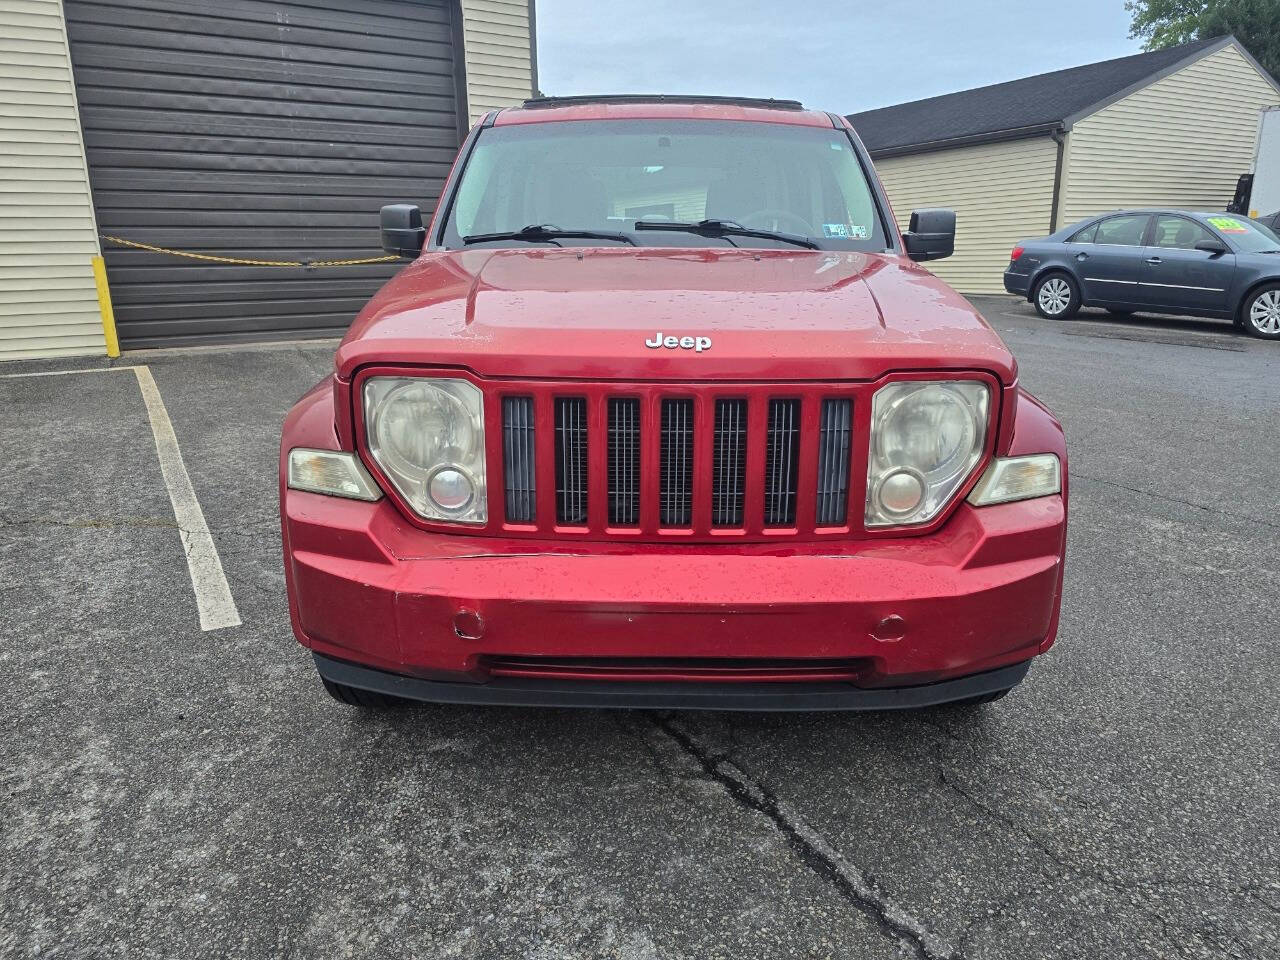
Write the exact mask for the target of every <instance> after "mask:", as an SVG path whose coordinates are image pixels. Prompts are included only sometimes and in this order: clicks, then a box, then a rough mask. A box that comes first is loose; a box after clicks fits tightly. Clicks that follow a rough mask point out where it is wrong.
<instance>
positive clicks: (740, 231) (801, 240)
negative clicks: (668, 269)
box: [636, 220, 818, 250]
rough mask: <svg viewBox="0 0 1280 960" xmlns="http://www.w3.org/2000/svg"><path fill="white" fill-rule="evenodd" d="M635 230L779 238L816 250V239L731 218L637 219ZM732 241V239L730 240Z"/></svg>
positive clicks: (726, 237) (726, 236) (784, 241)
mask: <svg viewBox="0 0 1280 960" xmlns="http://www.w3.org/2000/svg"><path fill="white" fill-rule="evenodd" d="M636 229H637V230H669V231H674V232H678V233H697V234H701V235H702V236H704V237H724V238H725V239H728V238H729V237H756V238H758V239H760V240H781V241H782V242H783V243H794V244H795V245H796V246H797V247H808V248H809V249H810V250H817V249H818V244H817V242H816V241H814V240H811V239H809V238H808V237H802V236H800V235H799V234H795V233H782V232H780V231H778V230H757V229H756V228H755V227H744V226H743V225H742V224H740V223H736V222H734V221H733V220H699V221H698V222H697V223H686V222H683V221H680V220H637V221H636ZM730 242H732V241H730Z"/></svg>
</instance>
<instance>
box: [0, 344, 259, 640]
mask: <svg viewBox="0 0 1280 960" xmlns="http://www.w3.org/2000/svg"><path fill="white" fill-rule="evenodd" d="M112 370H132V371H133V373H134V375H135V376H136V377H137V380H138V389H139V390H140V391H142V401H143V403H145V404H146V407H147V419H148V420H149V421H150V422H151V435H152V436H153V437H154V438H155V441H156V456H157V457H159V459H160V473H161V475H162V476H163V477H164V485H165V488H166V489H167V490H168V491H169V502H170V503H172V504H173V517H174V519H175V520H176V521H177V522H178V536H179V537H181V538H182V551H183V553H185V554H186V556H187V570H188V571H189V572H190V574H191V588H192V590H194V591H195V595H196V609H197V610H199V612H200V629H201V630H221V629H223V628H224V627H238V626H240V611H239V610H237V609H236V602H235V598H233V597H232V596H231V586H230V584H228V583H227V576H226V574H225V573H223V571H222V560H221V559H220V558H219V557H218V548H217V547H216V546H215V545H214V542H213V536H212V535H211V534H210V533H209V525H208V524H207V523H205V519H204V511H203V510H201V509H200V501H199V500H198V499H196V491H195V488H194V487H192V486H191V477H190V476H188V474H187V466H186V464H185V463H184V462H183V460H182V450H181V449H179V447H178V437H177V434H175V433H174V432H173V423H172V422H171V421H170V420H169V412H168V411H167V410H166V409H165V407H164V400H163V399H161V397H160V388H159V387H157V386H156V381H155V378H154V377H153V376H151V370H150V369H149V368H148V367H146V366H137V365H121V366H117V367H90V368H86V369H84V370H41V371H37V372H33V373H4V374H0V379H2V380H16V379H19V378H22V377H59V376H65V375H68V374H73V373H107V372H109V371H112Z"/></svg>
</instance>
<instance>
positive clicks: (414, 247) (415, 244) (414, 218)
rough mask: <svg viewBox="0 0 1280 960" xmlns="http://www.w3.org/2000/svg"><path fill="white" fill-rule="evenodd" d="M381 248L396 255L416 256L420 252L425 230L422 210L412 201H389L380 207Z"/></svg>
mask: <svg viewBox="0 0 1280 960" xmlns="http://www.w3.org/2000/svg"><path fill="white" fill-rule="evenodd" d="M380 219H381V224H382V249H383V250H385V251H387V253H394V254H395V255H396V256H398V257H410V258H412V257H416V256H417V255H418V254H420V253H421V252H422V244H423V242H424V241H425V240H426V239H427V230H426V228H425V227H424V226H423V225H422V211H421V210H419V209H418V208H417V207H416V206H415V205H414V204H412V203H389V204H387V205H386V206H385V207H383V208H382V213H381V218H380Z"/></svg>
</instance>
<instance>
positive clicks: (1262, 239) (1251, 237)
mask: <svg viewBox="0 0 1280 960" xmlns="http://www.w3.org/2000/svg"><path fill="white" fill-rule="evenodd" d="M1209 225H1210V226H1211V227H1213V228H1214V229H1215V230H1217V231H1218V232H1220V233H1221V234H1222V235H1223V236H1224V237H1226V238H1227V239H1228V240H1230V241H1231V245H1232V246H1233V247H1235V249H1236V251H1237V252H1239V253H1265V252H1270V251H1273V250H1276V249H1280V238H1277V237H1276V235H1275V234H1274V233H1272V232H1271V231H1270V230H1269V229H1267V228H1266V227H1264V226H1263V225H1262V224H1260V223H1259V222H1258V221H1257V220H1250V219H1249V218H1248V217H1233V216H1228V215H1226V214H1222V215H1221V216H1213V217H1209Z"/></svg>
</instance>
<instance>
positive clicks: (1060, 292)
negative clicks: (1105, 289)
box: [1035, 273, 1080, 320]
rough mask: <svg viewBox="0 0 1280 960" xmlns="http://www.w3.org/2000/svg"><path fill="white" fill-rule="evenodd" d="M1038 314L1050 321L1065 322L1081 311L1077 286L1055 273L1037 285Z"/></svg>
mask: <svg viewBox="0 0 1280 960" xmlns="http://www.w3.org/2000/svg"><path fill="white" fill-rule="evenodd" d="M1035 304H1036V312H1037V313H1039V314H1040V316H1042V317H1046V318H1048V319H1050V320H1065V319H1066V318H1067V317H1069V316H1071V315H1072V314H1073V313H1075V312H1076V311H1077V310H1078V309H1080V295H1079V294H1077V293H1076V290H1075V284H1073V283H1072V282H1071V280H1070V278H1069V277H1067V276H1066V275H1065V274H1061V273H1053V274H1050V275H1049V276H1047V277H1045V278H1044V279H1043V280H1041V281H1040V282H1039V283H1038V284H1037V285H1036V292H1035Z"/></svg>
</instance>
